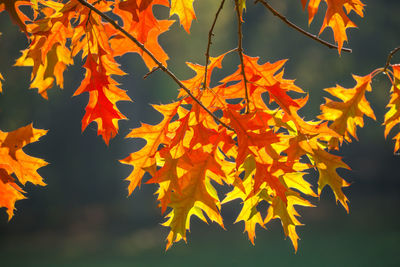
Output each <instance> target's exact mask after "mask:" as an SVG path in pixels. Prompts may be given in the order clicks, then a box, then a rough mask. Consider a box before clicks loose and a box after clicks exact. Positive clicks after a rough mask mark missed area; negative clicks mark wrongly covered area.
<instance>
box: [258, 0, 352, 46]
mask: <svg viewBox="0 0 400 267" xmlns="http://www.w3.org/2000/svg"><path fill="white" fill-rule="evenodd" d="M258 2H260V3H261V4H263V5H264V7H265V8H267V9H268V10H269V11H271V13H272V14H274V15H275V16H277V17H278V18H280V19H281V20H282V21H283V22H285V23H286V24H287V25H288V26H289V27H291V28H293V29H295V30H296V31H298V32H300V33H302V34H304V35H305V36H307V37H309V38H311V39H313V40H315V41H317V42H319V43H321V44H323V45H325V46H327V47H329V48H331V49H338V47H337V46H336V45H334V44H331V43H329V42H327V41H324V40H322V39H320V38H319V37H318V36H317V35H314V34H311V33H309V32H307V31H305V30H303V29H302V28H300V27H299V26H297V25H296V24H294V23H293V22H290V21H289V20H288V19H287V18H286V17H285V16H283V15H282V14H281V13H279V12H278V11H276V10H275V9H274V8H273V7H272V6H271V5H270V4H268V3H267V2H266V1H265V0H256V1H255V3H258ZM342 51H345V52H349V53H351V52H352V50H351V49H350V48H342Z"/></svg>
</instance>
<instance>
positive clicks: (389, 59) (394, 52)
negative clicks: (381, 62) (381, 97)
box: [383, 46, 400, 72]
mask: <svg viewBox="0 0 400 267" xmlns="http://www.w3.org/2000/svg"><path fill="white" fill-rule="evenodd" d="M399 51H400V46H398V47H396V48H395V49H393V50H392V51H391V52H390V53H389V55H388V57H387V60H386V64H385V67H384V68H383V72H386V70H387V68H389V66H390V61H391V60H392V57H393V56H394V54H396V53H397V52H399Z"/></svg>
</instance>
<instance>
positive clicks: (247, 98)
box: [235, 0, 250, 113]
mask: <svg viewBox="0 0 400 267" xmlns="http://www.w3.org/2000/svg"><path fill="white" fill-rule="evenodd" d="M235 9H236V15H237V21H238V49H237V51H238V54H239V58H240V65H241V67H242V75H243V83H244V90H245V98H246V113H249V112H250V103H249V92H248V90H247V79H246V73H245V71H244V59H243V44H242V38H243V35H242V16H241V15H240V7H239V0H235Z"/></svg>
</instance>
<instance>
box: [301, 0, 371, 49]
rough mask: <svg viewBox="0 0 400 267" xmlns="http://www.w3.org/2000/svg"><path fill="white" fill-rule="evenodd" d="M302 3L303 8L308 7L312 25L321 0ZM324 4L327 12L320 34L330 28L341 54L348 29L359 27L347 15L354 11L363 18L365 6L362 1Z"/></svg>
mask: <svg viewBox="0 0 400 267" xmlns="http://www.w3.org/2000/svg"><path fill="white" fill-rule="evenodd" d="M301 2H302V5H303V8H306V7H307V10H308V18H309V19H308V23H309V24H310V23H311V22H312V21H313V19H314V16H315V15H316V13H317V12H318V9H319V6H320V3H321V0H310V1H308V0H301ZM307 2H308V4H307ZM324 2H325V3H326V4H327V10H326V13H325V17H324V21H323V23H322V26H321V30H320V32H319V34H321V33H322V32H323V31H324V30H325V29H326V28H327V27H330V28H331V29H332V30H333V34H334V37H335V41H336V42H337V44H338V51H339V54H340V52H341V50H342V47H343V43H344V42H345V41H347V34H346V29H347V28H354V27H357V26H356V24H355V23H354V22H353V21H351V20H350V19H349V17H348V16H347V15H348V14H349V13H350V12H351V11H354V12H355V13H356V14H357V15H359V16H360V17H363V16H364V6H365V5H364V4H363V3H362V2H361V1H360V0H324Z"/></svg>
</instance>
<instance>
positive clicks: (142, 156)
mask: <svg viewBox="0 0 400 267" xmlns="http://www.w3.org/2000/svg"><path fill="white" fill-rule="evenodd" d="M180 104H181V103H180V102H175V103H171V104H167V105H160V106H156V105H153V107H154V108H155V109H156V110H158V111H159V112H161V114H163V116H164V117H163V120H162V121H161V122H160V123H158V124H157V125H149V124H142V125H141V126H140V127H139V128H136V129H133V130H132V131H131V132H130V133H129V134H128V135H127V136H126V137H127V138H138V137H139V138H144V139H145V140H146V145H145V146H144V147H143V148H142V149H141V150H139V151H137V152H134V153H131V154H130V155H129V156H128V157H126V158H125V159H123V160H121V163H124V164H129V165H132V166H133V171H132V173H131V174H130V175H129V176H128V177H127V178H126V180H127V181H129V187H128V191H129V194H132V192H133V190H135V188H136V187H137V186H138V185H140V183H141V180H142V177H143V175H144V174H145V172H146V171H145V170H144V169H145V168H147V167H150V166H152V165H154V164H155V159H154V156H155V153H156V152H157V150H158V148H159V145H160V144H162V143H168V141H169V138H168V132H169V130H168V126H169V123H170V122H171V120H172V118H173V117H174V116H175V114H176V113H177V109H178V107H179V105H180Z"/></svg>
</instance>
